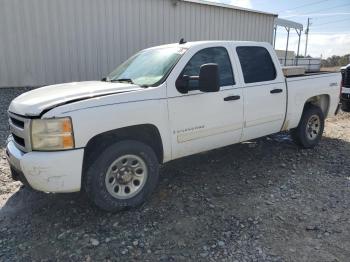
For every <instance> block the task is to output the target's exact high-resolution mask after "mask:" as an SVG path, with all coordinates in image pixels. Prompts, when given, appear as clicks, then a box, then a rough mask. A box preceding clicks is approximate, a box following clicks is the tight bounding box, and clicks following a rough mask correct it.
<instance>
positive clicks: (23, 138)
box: [8, 112, 31, 152]
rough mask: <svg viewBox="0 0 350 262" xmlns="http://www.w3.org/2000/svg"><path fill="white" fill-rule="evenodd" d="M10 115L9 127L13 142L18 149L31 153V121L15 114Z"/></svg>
mask: <svg viewBox="0 0 350 262" xmlns="http://www.w3.org/2000/svg"><path fill="white" fill-rule="evenodd" d="M8 114H9V125H10V131H11V135H12V137H13V141H14V143H15V145H16V147H17V148H18V149H20V150H21V151H23V152H29V151H30V150H31V148H30V145H31V143H30V134H29V129H30V119H29V118H26V117H23V116H19V115H16V114H13V113H11V112H9V113H8Z"/></svg>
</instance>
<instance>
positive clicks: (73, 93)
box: [9, 81, 142, 116]
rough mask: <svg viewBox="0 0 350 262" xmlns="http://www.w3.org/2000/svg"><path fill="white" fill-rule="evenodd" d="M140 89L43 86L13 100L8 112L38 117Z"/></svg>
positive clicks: (121, 85)
mask: <svg viewBox="0 0 350 262" xmlns="http://www.w3.org/2000/svg"><path fill="white" fill-rule="evenodd" d="M140 89H142V88H141V87H139V86H137V85H133V84H128V83H110V82H101V81H89V82H74V83H67V84H59V85H51V86H45V87H42V88H38V89H35V90H32V91H29V92H26V93H24V94H22V95H20V96H18V97H17V98H15V99H14V100H13V101H12V102H11V104H10V107H9V111H10V112H12V113H15V114H18V115H23V116H39V115H40V114H41V113H42V112H43V111H47V110H49V109H52V108H54V107H57V106H59V105H63V104H67V103H71V102H75V101H79V100H85V99H89V98H93V97H98V96H104V95H109V94H116V93H124V92H131V91H136V90H140Z"/></svg>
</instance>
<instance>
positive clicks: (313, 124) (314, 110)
mask: <svg viewBox="0 0 350 262" xmlns="http://www.w3.org/2000/svg"><path fill="white" fill-rule="evenodd" d="M323 130H324V115H323V112H322V110H321V109H320V108H319V107H317V106H314V105H307V106H306V107H305V109H304V112H303V115H302V117H301V120H300V123H299V125H298V127H297V128H296V129H294V130H292V137H293V139H294V141H295V142H296V143H297V144H298V145H300V146H301V147H303V148H313V147H315V146H316V145H317V144H318V143H319V142H320V140H321V138H322V134H323Z"/></svg>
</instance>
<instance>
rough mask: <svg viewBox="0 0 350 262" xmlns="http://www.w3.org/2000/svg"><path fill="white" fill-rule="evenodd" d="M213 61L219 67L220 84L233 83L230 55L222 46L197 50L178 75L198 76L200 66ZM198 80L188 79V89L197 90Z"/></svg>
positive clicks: (227, 84)
mask: <svg viewBox="0 0 350 262" xmlns="http://www.w3.org/2000/svg"><path fill="white" fill-rule="evenodd" d="M208 63H215V64H218V67H219V77H220V86H231V85H234V84H235V81H234V77H233V71H232V66H231V61H230V57H229V55H228V53H227V50H226V48H224V47H210V48H205V49H203V50H201V51H199V52H197V53H196V54H195V55H194V56H193V57H192V58H191V60H190V61H189V62H188V63H187V65H186V66H185V68H184V69H183V71H182V73H181V74H180V76H179V77H182V76H184V75H188V76H198V75H199V71H200V67H201V66H202V65H204V64H208ZM198 89H199V88H198V81H196V80H190V81H189V90H198Z"/></svg>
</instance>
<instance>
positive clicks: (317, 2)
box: [279, 0, 330, 12]
mask: <svg viewBox="0 0 350 262" xmlns="http://www.w3.org/2000/svg"><path fill="white" fill-rule="evenodd" d="M327 1H330V0H322V1H316V2H312V3H309V4H305V5H300V6H297V7H293V8H288V9H285V10H282V11H279V12H285V11H289V10H294V9H298V8H302V7H305V6H310V5H317V4H320V3H323V2H327Z"/></svg>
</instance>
